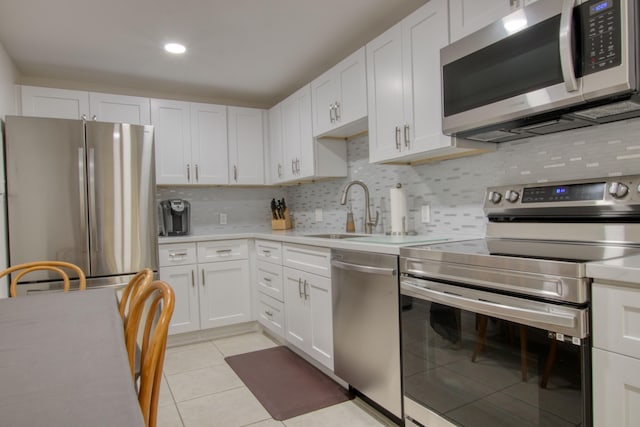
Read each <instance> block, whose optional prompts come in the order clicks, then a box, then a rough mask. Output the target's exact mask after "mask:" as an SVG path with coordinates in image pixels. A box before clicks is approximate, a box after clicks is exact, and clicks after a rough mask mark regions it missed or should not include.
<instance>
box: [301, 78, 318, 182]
mask: <svg viewBox="0 0 640 427" xmlns="http://www.w3.org/2000/svg"><path fill="white" fill-rule="evenodd" d="M298 108H299V109H300V161H299V162H298V178H299V179H301V178H308V177H312V176H313V175H314V174H315V171H316V167H315V141H314V139H313V125H312V123H313V120H312V115H311V85H306V86H305V87H304V88H302V90H300V91H298Z"/></svg>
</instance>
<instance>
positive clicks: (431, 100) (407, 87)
mask: <svg viewBox="0 0 640 427" xmlns="http://www.w3.org/2000/svg"><path fill="white" fill-rule="evenodd" d="M448 22H449V19H448V8H447V1H446V0H431V1H429V2H428V3H427V4H425V5H424V6H422V7H420V8H419V9H418V10H416V11H415V12H414V13H412V14H411V15H409V16H407V17H406V18H405V19H403V20H402V21H401V22H400V23H399V24H397V25H395V26H393V27H391V28H390V29H389V30H387V31H386V32H384V33H383V34H382V35H380V36H379V37H377V38H376V39H374V40H373V41H372V42H371V43H369V44H367V46H366V49H367V91H368V104H369V108H368V110H369V161H370V162H372V163H377V162H381V163H383V162H388V163H393V162H398V163H413V162H420V161H428V160H435V159H443V158H447V157H451V156H460V155H467V154H475V153H478V152H482V151H487V150H491V149H495V148H494V146H493V145H489V144H483V143H475V142H473V141H465V140H458V139H456V138H451V137H449V136H446V135H444V134H443V133H442V112H441V111H442V110H441V101H440V93H441V89H440V49H441V48H442V47H444V46H446V45H447V44H448V41H449V38H448Z"/></svg>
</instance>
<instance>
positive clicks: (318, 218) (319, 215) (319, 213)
mask: <svg viewBox="0 0 640 427" xmlns="http://www.w3.org/2000/svg"><path fill="white" fill-rule="evenodd" d="M322 221H323V219H322V209H320V208H318V209H316V222H322Z"/></svg>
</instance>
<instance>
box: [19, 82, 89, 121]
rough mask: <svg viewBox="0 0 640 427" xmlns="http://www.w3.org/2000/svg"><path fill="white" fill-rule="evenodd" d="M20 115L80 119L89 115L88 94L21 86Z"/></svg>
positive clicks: (77, 91) (76, 91)
mask: <svg viewBox="0 0 640 427" xmlns="http://www.w3.org/2000/svg"><path fill="white" fill-rule="evenodd" d="M20 91H21V95H22V96H21V98H22V115H23V116H34V117H52V118H54V119H80V118H82V116H85V117H91V116H90V114H89V92H83V91H79V90H67V89H55V88H48V87H37V86H21V87H20Z"/></svg>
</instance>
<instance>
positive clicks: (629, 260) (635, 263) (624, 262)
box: [587, 254, 640, 285]
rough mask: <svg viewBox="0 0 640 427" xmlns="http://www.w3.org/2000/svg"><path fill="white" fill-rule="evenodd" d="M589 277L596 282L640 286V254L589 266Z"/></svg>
mask: <svg viewBox="0 0 640 427" xmlns="http://www.w3.org/2000/svg"><path fill="white" fill-rule="evenodd" d="M587 276H589V277H593V279H594V281H596V282H597V281H605V282H606V281H613V282H624V283H630V284H634V285H640V254H639V255H630V256H628V257H623V258H615V259H610V260H607V261H598V262H590V263H588V264H587Z"/></svg>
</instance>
